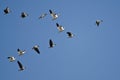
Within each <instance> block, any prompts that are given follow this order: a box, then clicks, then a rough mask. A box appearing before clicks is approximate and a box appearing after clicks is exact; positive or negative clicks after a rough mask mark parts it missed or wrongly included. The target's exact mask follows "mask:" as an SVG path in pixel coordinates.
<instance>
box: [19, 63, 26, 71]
mask: <svg viewBox="0 0 120 80" xmlns="http://www.w3.org/2000/svg"><path fill="white" fill-rule="evenodd" d="M17 63H18V66H19V71H23V70H24V69H25V68H24V66H23V65H22V63H21V62H20V61H17Z"/></svg>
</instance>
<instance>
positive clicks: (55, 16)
mask: <svg viewBox="0 0 120 80" xmlns="http://www.w3.org/2000/svg"><path fill="white" fill-rule="evenodd" d="M49 12H50V15H51V16H52V20H55V19H57V18H58V14H56V13H54V12H53V11H52V10H49Z"/></svg>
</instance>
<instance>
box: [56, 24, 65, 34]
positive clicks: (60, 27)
mask: <svg viewBox="0 0 120 80" xmlns="http://www.w3.org/2000/svg"><path fill="white" fill-rule="evenodd" d="M56 26H57V29H58V30H59V31H60V32H62V31H64V27H63V26H61V25H59V24H58V23H56Z"/></svg>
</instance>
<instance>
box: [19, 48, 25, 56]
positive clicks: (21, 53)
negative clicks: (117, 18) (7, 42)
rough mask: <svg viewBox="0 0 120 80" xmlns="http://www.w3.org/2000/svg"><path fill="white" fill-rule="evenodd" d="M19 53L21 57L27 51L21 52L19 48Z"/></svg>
mask: <svg viewBox="0 0 120 80" xmlns="http://www.w3.org/2000/svg"><path fill="white" fill-rule="evenodd" d="M17 52H18V54H19V56H21V55H23V54H25V52H26V51H25V50H20V49H19V48H18V49H17Z"/></svg>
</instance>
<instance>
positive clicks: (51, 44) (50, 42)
mask: <svg viewBox="0 0 120 80" xmlns="http://www.w3.org/2000/svg"><path fill="white" fill-rule="evenodd" d="M49 45H50V47H52V46H53V41H52V40H51V39H50V40H49Z"/></svg>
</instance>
